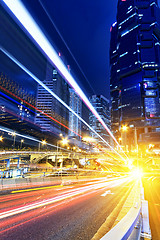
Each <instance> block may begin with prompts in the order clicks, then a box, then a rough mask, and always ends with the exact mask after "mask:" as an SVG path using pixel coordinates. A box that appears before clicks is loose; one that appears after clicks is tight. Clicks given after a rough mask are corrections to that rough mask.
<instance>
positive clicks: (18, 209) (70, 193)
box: [0, 177, 131, 219]
mask: <svg viewBox="0 0 160 240" xmlns="http://www.w3.org/2000/svg"><path fill="white" fill-rule="evenodd" d="M130 180H131V179H130V178H129V177H121V178H117V179H116V180H114V181H111V182H106V181H105V182H102V183H95V184H92V185H89V186H85V187H79V188H77V189H69V191H68V192H66V193H63V194H61V195H59V196H55V197H52V198H48V199H43V200H41V201H37V202H33V203H30V204H26V205H25V206H24V205H23V206H19V207H17V206H16V207H14V208H12V209H10V210H7V211H1V212H0V219H4V218H7V217H11V216H14V215H17V214H21V213H24V212H27V211H30V210H34V209H36V208H40V207H44V206H46V205H49V204H53V203H56V202H59V201H63V200H65V199H67V198H71V197H74V196H77V195H80V194H84V193H85V192H88V191H94V190H98V189H102V188H106V187H108V186H109V187H115V186H120V185H121V184H123V183H124V182H126V181H130Z"/></svg>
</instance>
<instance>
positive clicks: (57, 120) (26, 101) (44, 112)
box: [0, 86, 82, 137]
mask: <svg viewBox="0 0 160 240" xmlns="http://www.w3.org/2000/svg"><path fill="white" fill-rule="evenodd" d="M0 88H1V89H2V90H4V91H5V92H7V93H9V94H11V95H12V96H13V97H15V98H17V99H19V100H21V101H23V102H24V103H25V104H27V105H28V106H30V107H32V108H33V109H35V110H37V111H39V112H40V113H42V114H43V115H45V116H46V117H48V118H50V119H52V120H53V121H55V122H56V123H58V124H60V125H61V126H63V127H65V128H67V129H68V130H70V131H71V132H73V133H75V134H76V135H78V136H79V137H82V136H81V135H79V134H78V133H76V132H75V131H73V130H72V129H70V128H69V127H67V126H66V125H64V124H63V123H61V122H59V121H58V120H57V119H55V118H53V117H51V116H50V115H48V114H47V113H45V112H43V111H42V110H40V109H39V108H37V107H35V106H33V105H32V104H30V103H28V102H27V101H25V100H23V99H22V98H20V97H18V96H16V95H15V94H14V93H12V92H10V91H9V90H7V89H5V88H3V87H2V86H0ZM7 97H8V96H7ZM13 101H15V100H14V99H13ZM17 103H18V104H20V103H19V102H17ZM21 105H22V106H23V107H24V108H27V107H26V106H24V105H23V104H21ZM27 109H28V110H29V111H32V110H31V109H29V108H27ZM32 112H34V111H32ZM34 113H35V112H34Z"/></svg>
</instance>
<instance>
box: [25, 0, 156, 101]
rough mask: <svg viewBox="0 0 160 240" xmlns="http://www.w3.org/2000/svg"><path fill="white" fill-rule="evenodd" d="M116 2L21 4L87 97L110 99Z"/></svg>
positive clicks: (80, 0)
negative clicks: (63, 59)
mask: <svg viewBox="0 0 160 240" xmlns="http://www.w3.org/2000/svg"><path fill="white" fill-rule="evenodd" d="M117 1H118V0H109V1H108V0H76V1H75V0H67V1H65V0H58V1H57V0H32V1H28V0H22V2H23V3H24V4H25V6H26V7H27V9H28V10H29V11H30V13H31V14H32V16H33V17H34V19H35V20H36V22H37V23H38V24H39V25H40V27H41V28H42V30H43V31H44V33H45V34H46V36H47V37H48V38H49V40H50V41H51V43H52V44H53V45H55V46H56V48H57V50H58V51H60V52H61V54H62V56H64V57H65V60H66V63H67V64H69V65H70V66H71V73H72V74H73V75H74V76H75V78H76V80H77V82H78V83H79V85H80V86H81V87H82V89H83V90H84V92H85V93H86V94H87V95H88V96H90V95H91V94H103V95H104V96H106V97H109V43H110V26H111V24H112V23H114V22H115V21H116V12H117ZM159 3H160V0H159ZM80 69H81V71H80ZM82 72H83V73H82Z"/></svg>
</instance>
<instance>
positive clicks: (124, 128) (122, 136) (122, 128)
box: [121, 125, 128, 151]
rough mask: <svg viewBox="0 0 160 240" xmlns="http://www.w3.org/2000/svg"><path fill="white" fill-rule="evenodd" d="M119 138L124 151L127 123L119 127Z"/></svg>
mask: <svg viewBox="0 0 160 240" xmlns="http://www.w3.org/2000/svg"><path fill="white" fill-rule="evenodd" d="M121 130H122V131H121V140H122V146H124V148H125V151H126V150H127V134H126V133H127V131H128V126H127V125H123V126H122V127H121Z"/></svg>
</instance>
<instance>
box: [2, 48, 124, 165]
mask: <svg viewBox="0 0 160 240" xmlns="http://www.w3.org/2000/svg"><path fill="white" fill-rule="evenodd" d="M1 51H2V52H3V53H4V54H6V56H8V57H9V58H10V59H11V60H12V61H14V62H15V63H16V64H17V65H18V66H19V67H20V68H21V69H23V70H24V71H25V72H26V73H27V74H28V75H29V76H31V77H32V78H33V79H34V80H35V81H36V82H37V83H38V84H40V85H41V86H42V87H43V88H44V89H46V90H47V91H48V92H49V93H50V94H51V95H52V96H53V97H54V98H56V99H57V100H58V101H59V102H60V103H61V104H62V105H63V106H64V107H66V108H67V109H68V110H69V111H70V112H72V113H73V114H74V115H75V116H76V117H77V118H78V119H79V120H80V121H82V122H83V123H84V124H85V125H86V126H87V127H88V128H89V129H90V130H91V131H93V132H94V133H95V134H96V135H97V136H98V137H99V138H100V139H101V140H102V141H103V142H104V143H105V144H106V145H107V146H109V147H110V148H111V149H112V151H114V152H115V153H116V154H117V155H118V156H119V157H120V158H121V159H122V160H123V161H125V159H124V158H123V157H122V156H121V155H120V154H119V153H118V152H117V151H116V150H115V149H114V148H113V147H112V146H110V145H109V143H108V142H107V141H105V140H104V138H102V137H101V135H100V134H98V133H97V132H96V131H95V130H94V129H93V128H92V127H91V126H90V125H89V124H88V123H86V122H85V121H84V119H83V118H81V117H80V116H79V115H78V114H77V113H75V112H74V111H73V110H72V108H70V107H69V106H68V105H67V104H66V103H65V102H64V101H63V100H62V99H61V98H59V97H58V96H57V95H56V94H55V93H54V92H53V91H52V90H51V89H50V88H49V87H47V86H46V85H45V84H44V83H43V82H42V81H41V80H40V79H38V78H37V77H36V76H35V75H34V74H33V73H32V72H30V71H29V70H28V69H27V68H26V67H25V66H23V65H22V64H21V63H20V62H19V61H18V60H17V59H16V58H15V57H13V56H12V55H11V54H9V53H8V52H7V51H6V50H5V49H3V48H2V47H1Z"/></svg>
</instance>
